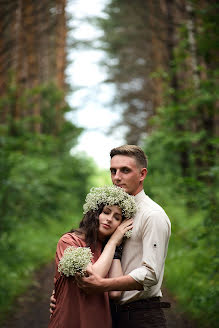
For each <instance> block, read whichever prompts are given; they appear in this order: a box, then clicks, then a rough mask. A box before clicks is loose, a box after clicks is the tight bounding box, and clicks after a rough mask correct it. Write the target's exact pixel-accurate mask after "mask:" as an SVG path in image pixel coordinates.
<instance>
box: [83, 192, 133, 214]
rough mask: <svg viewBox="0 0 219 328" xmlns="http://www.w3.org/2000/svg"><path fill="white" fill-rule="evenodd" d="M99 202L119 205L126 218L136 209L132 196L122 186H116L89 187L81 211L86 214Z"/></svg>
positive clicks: (95, 207) (96, 206)
mask: <svg viewBox="0 0 219 328" xmlns="http://www.w3.org/2000/svg"><path fill="white" fill-rule="evenodd" d="M100 204H104V205H109V206H113V205H117V206H119V207H120V208H121V210H122V214H123V215H124V217H125V218H127V219H130V218H132V217H133V216H134V215H135V213H136V210H137V206H136V203H135V199H134V196H131V195H129V194H128V193H127V192H125V191H124V190H123V189H122V188H120V187H117V186H104V187H99V188H91V190H90V192H89V194H87V196H86V199H85V204H84V206H83V209H84V212H83V213H84V214H86V213H87V212H88V211H90V210H92V211H95V210H97V209H98V207H99V206H100Z"/></svg>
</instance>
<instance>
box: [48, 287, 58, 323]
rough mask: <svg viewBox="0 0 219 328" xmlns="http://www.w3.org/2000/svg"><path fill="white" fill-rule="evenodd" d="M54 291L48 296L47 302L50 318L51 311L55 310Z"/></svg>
mask: <svg viewBox="0 0 219 328" xmlns="http://www.w3.org/2000/svg"><path fill="white" fill-rule="evenodd" d="M54 294H55V291H54V290H53V291H52V295H51V297H50V304H49V312H50V318H51V316H52V315H53V312H54V311H55V308H56V299H55V297H54Z"/></svg>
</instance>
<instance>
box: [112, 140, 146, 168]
mask: <svg viewBox="0 0 219 328" xmlns="http://www.w3.org/2000/svg"><path fill="white" fill-rule="evenodd" d="M115 155H124V156H129V157H133V158H135V160H136V164H137V166H139V167H141V168H144V167H146V168H147V166H148V159H147V156H146V155H145V153H144V152H143V150H142V149H141V148H140V147H138V146H136V145H123V146H120V147H116V148H113V149H112V150H111V152H110V157H111V158H113V156H115Z"/></svg>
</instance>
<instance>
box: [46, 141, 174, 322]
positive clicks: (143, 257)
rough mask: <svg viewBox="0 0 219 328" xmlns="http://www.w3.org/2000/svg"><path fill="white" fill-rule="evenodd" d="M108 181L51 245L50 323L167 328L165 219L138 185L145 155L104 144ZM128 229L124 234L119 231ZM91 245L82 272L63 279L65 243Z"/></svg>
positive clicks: (167, 232) (144, 168)
mask: <svg viewBox="0 0 219 328" xmlns="http://www.w3.org/2000/svg"><path fill="white" fill-rule="evenodd" d="M110 157H111V163H110V171H111V178H112V182H113V184H114V186H111V187H100V188H93V189H92V190H91V192H90V193H89V194H88V195H87V197H86V200H85V204H84V217H83V219H82V221H81V223H80V225H79V228H78V229H75V230H72V231H70V232H69V233H66V234H64V235H63V236H62V237H61V239H60V240H59V242H58V245H57V251H56V273H55V278H54V281H55V288H54V290H55V293H54V296H52V297H51V299H52V300H53V303H55V304H51V308H50V311H51V312H52V315H51V318H50V323H49V328H96V327H99V328H111V327H113V328H114V327H115V328H133V327H134V328H146V327H148V328H149V327H155V328H156V327H157V328H164V327H166V321H165V316H164V313H163V309H162V308H164V307H169V306H170V305H169V303H165V302H162V301H161V297H162V293H161V285H162V280H163V274H164V264H165V259H166V255H167V249H168V242H169V238H170V233H171V225H170V221H169V218H168V216H167V215H166V213H165V211H164V210H163V209H162V208H161V207H160V206H159V205H158V204H156V203H155V202H154V201H153V200H152V199H150V198H149V197H148V196H147V195H146V194H145V193H144V190H143V182H144V179H145V178H146V175H147V157H146V155H145V154H144V152H143V150H142V149H141V148H140V147H138V146H135V145H124V146H121V147H117V148H114V149H112V150H111V152H110ZM128 231H131V237H130V238H124V235H126V234H127V232H128ZM69 246H74V247H76V248H78V247H90V248H91V251H92V253H93V258H92V264H89V265H88V267H87V273H86V276H84V277H80V276H79V275H77V276H76V277H65V276H64V275H62V274H60V272H59V271H58V264H59V261H60V259H61V258H62V256H63V254H64V251H65V249H66V248H67V247H69Z"/></svg>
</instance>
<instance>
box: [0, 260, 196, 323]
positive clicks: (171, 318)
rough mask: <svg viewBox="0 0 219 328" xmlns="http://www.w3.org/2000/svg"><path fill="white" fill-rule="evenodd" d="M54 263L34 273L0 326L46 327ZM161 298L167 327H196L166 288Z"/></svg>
mask: <svg viewBox="0 0 219 328" xmlns="http://www.w3.org/2000/svg"><path fill="white" fill-rule="evenodd" d="M53 275H54V264H53V263H50V264H48V265H46V266H45V267H44V268H42V269H41V270H40V271H39V272H37V273H36V274H35V281H34V283H33V285H32V286H31V287H30V288H29V289H28V290H27V292H26V293H25V294H24V295H22V296H20V297H19V298H18V299H17V301H16V302H15V307H14V311H13V312H12V313H11V314H9V315H8V317H7V318H6V319H5V321H4V323H3V325H2V328H47V327H48V322H49V302H50V301H49V298H50V295H51V291H52V289H53ZM162 290H163V294H164V297H163V300H166V301H168V302H170V303H171V308H170V309H165V310H164V311H165V315H166V318H167V323H168V328H175V327H177V328H196V327H197V326H196V325H195V323H194V322H192V321H191V320H189V319H188V318H187V317H186V316H185V314H184V313H182V312H179V310H177V306H176V301H175V300H174V299H173V298H172V297H171V295H170V294H169V293H168V292H167V290H166V289H162Z"/></svg>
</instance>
